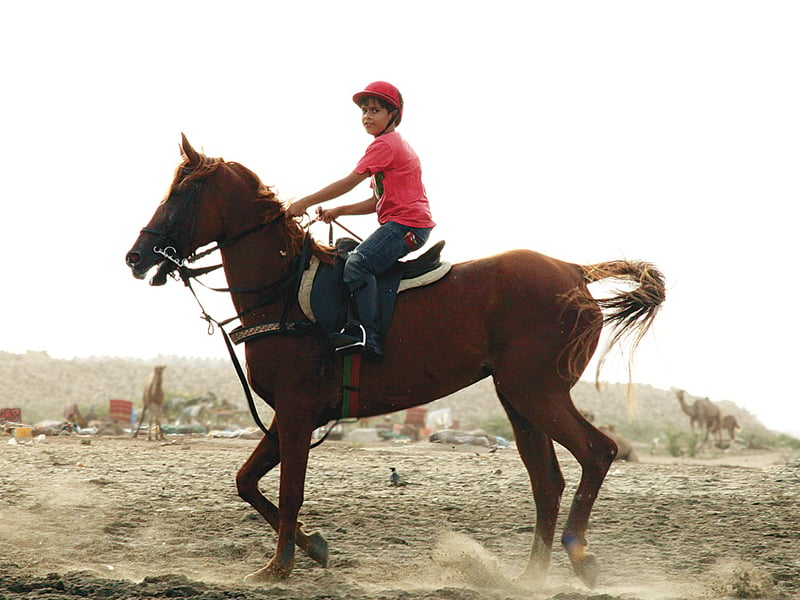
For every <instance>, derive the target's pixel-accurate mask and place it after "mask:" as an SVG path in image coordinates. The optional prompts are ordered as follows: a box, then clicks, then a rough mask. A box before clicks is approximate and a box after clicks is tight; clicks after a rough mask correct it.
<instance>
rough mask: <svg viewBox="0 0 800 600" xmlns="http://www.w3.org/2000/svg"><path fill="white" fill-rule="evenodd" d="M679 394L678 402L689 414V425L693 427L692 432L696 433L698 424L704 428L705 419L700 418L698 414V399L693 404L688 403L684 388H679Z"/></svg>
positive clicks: (677, 393)
mask: <svg viewBox="0 0 800 600" xmlns="http://www.w3.org/2000/svg"><path fill="white" fill-rule="evenodd" d="M675 394H676V395H677V396H678V402H679V403H680V405H681V410H682V411H683V412H685V413H686V414H687V415H689V425H690V426H691V427H692V433H694V428H695V426H697V427H698V428H700V429H702V428H703V421H702V420H701V419H700V416H699V415H698V405H697V401H695V402H694V403H692V404H688V403H687V402H686V392H684V391H683V390H678V391H677V392H675Z"/></svg>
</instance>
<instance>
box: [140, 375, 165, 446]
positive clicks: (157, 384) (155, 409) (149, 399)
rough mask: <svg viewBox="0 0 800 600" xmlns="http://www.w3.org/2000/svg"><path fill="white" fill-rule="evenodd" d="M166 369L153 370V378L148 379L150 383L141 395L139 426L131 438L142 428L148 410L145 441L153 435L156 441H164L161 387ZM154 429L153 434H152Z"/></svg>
mask: <svg viewBox="0 0 800 600" xmlns="http://www.w3.org/2000/svg"><path fill="white" fill-rule="evenodd" d="M166 368H167V367H165V366H158V367H154V368H153V376H152V377H151V378H150V382H149V383H148V384H147V385H146V386H145V387H144V393H143V394H142V414H141V415H140V416H139V424H138V425H137V426H136V429H134V431H133V437H136V436H137V435H139V428H140V427H141V426H142V422H143V421H144V415H145V413H146V412H147V411H148V409H149V410H150V417H149V419H148V421H147V439H148V440H150V439H152V436H153V435H155V438H156V439H157V440H163V439H164V432H163V431H161V411H162V410H163V408H164V388H163V387H162V382H163V380H164V377H163V374H164V369H166ZM154 427H155V434H153V429H154Z"/></svg>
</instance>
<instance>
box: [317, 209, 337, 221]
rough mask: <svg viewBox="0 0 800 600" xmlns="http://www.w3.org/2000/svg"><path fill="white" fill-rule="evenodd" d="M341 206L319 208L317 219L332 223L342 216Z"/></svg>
mask: <svg viewBox="0 0 800 600" xmlns="http://www.w3.org/2000/svg"><path fill="white" fill-rule="evenodd" d="M340 216H341V215H340V211H339V207H338V206H337V207H336V208H327V209H323V208H320V209H318V210H317V219H318V220H320V221H323V222H325V223H330V222H331V221H334V220H336V219H338V218H339V217H340Z"/></svg>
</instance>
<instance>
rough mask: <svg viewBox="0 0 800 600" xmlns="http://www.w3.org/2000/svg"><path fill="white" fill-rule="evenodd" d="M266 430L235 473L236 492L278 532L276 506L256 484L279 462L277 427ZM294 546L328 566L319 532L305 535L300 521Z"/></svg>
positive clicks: (325, 544)
mask: <svg viewBox="0 0 800 600" xmlns="http://www.w3.org/2000/svg"><path fill="white" fill-rule="evenodd" d="M269 431H270V434H269V435H265V436H264V437H263V438H262V440H261V441H260V442H259V443H258V445H257V446H256V448H255V450H253V453H252V454H251V455H250V457H249V458H248V459H247V461H246V462H245V463H244V465H242V467H241V468H240V469H239V472H238V473H237V474H236V489H237V491H238V493H239V497H240V498H242V500H244V501H245V502H247V503H248V504H250V506H252V507H253V508H255V509H256V511H258V514H260V515H261V516H262V517H264V520H266V521H267V523H269V524H270V525H271V526H272V528H273V529H274V530H275V531H276V532H277V531H278V523H279V517H278V507H277V506H275V505H274V504H273V503H272V502H270V501H269V500H267V498H266V497H265V496H264V494H262V493H261V490H259V489H258V482H259V481H260V480H261V478H262V477H264V475H266V474H267V473H268V472H269V471H270V470H272V469H273V468H274V467H275V466H276V465H277V464H278V463H279V462H280V460H281V457H280V448H279V447H278V436H277V428H276V427H275V423H274V422H273V423H272V425H271V426H270V428H269ZM296 544H297V545H298V546H299V547H300V549H301V550H303V551H304V552H305V553H306V554H308V556H310V557H311V558H312V559H313V560H314V561H316V562H317V563H319V564H320V565H322V566H323V567H327V566H328V542H327V541H325V538H323V537H322V534H320V533H319V532H315V533H312V534H310V535H309V534H306V532H305V531H304V530H303V523H301V522H299V521H298V523H297V532H296Z"/></svg>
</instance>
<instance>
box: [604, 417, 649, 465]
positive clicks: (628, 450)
mask: <svg viewBox="0 0 800 600" xmlns="http://www.w3.org/2000/svg"><path fill="white" fill-rule="evenodd" d="M597 429H599V430H600V431H602V432H603V433H605V434H606V435H607V436H608V437H610V438H611V439H612V440H614V443H615V444H616V445H617V456H616V457H615V458H614V460H624V461H627V462H639V456H638V455H637V454H636V450H635V449H634V447H633V444H631V443H630V441H629V440H628V439H627V438H626V437H624V436H623V435H622V434H621V433H618V432H617V429H616V428H615V427H614V426H613V425H598V426H597Z"/></svg>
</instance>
